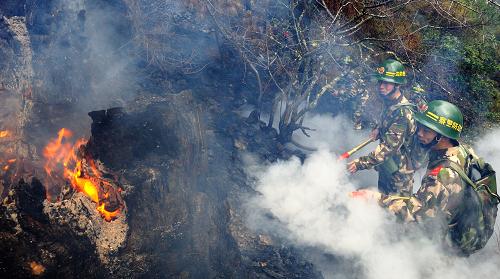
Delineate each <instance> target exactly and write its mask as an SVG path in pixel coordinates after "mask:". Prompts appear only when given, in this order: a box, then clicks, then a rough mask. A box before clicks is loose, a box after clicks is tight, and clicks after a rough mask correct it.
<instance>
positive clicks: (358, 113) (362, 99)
mask: <svg viewBox="0 0 500 279" xmlns="http://www.w3.org/2000/svg"><path fill="white" fill-rule="evenodd" d="M369 99H370V95H369V93H368V90H366V89H364V90H362V91H361V93H360V94H359V97H358V99H357V100H356V103H355V108H354V113H353V115H352V120H353V122H354V129H355V130H361V129H362V128H363V111H364V110H365V108H366V106H367V103H368V100H369Z"/></svg>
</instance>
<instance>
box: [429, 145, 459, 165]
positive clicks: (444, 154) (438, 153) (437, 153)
mask: <svg viewBox="0 0 500 279" xmlns="http://www.w3.org/2000/svg"><path fill="white" fill-rule="evenodd" d="M461 155H462V152H461V146H460V145H457V146H453V147H450V148H446V149H440V150H431V151H430V152H429V161H430V162H434V161H437V160H443V159H445V160H451V161H456V160H455V159H454V158H458V157H460V156H461Z"/></svg>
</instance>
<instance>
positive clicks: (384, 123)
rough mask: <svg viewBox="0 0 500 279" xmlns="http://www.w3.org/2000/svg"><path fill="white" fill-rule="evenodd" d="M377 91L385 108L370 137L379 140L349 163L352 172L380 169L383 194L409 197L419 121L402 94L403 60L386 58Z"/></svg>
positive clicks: (403, 79) (380, 67)
mask: <svg viewBox="0 0 500 279" xmlns="http://www.w3.org/2000/svg"><path fill="white" fill-rule="evenodd" d="M375 76H376V79H377V80H378V94H379V95H380V96H381V97H382V100H383V103H384V109H383V112H382V115H381V119H380V121H379V125H378V127H377V128H376V129H374V130H373V131H372V134H371V137H372V138H374V139H379V140H380V143H379V144H378V146H377V147H376V148H375V150H374V151H372V152H371V153H370V154H368V155H367V156H362V157H360V158H358V159H356V160H354V161H351V162H349V163H348V164H347V169H348V170H349V172H351V173H355V172H357V171H359V170H365V169H371V168H375V170H377V171H378V173H379V177H378V188H379V190H380V192H382V193H384V194H389V193H397V194H399V195H406V196H409V195H410V194H411V193H412V185H413V174H414V172H415V171H414V168H413V166H412V164H411V159H410V149H411V145H412V144H413V139H414V137H413V136H414V134H415V131H416V124H415V119H414V113H413V108H412V107H411V106H412V105H411V104H410V102H409V101H408V100H407V99H406V98H405V97H404V96H403V94H402V92H401V89H400V86H401V85H404V84H406V72H405V69H404V66H403V64H401V62H399V61H396V60H393V59H387V60H386V61H384V62H383V63H382V64H381V65H380V66H379V67H378V68H377V71H376V73H375Z"/></svg>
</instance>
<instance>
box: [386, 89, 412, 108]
mask: <svg viewBox="0 0 500 279" xmlns="http://www.w3.org/2000/svg"><path fill="white" fill-rule="evenodd" d="M383 100H384V103H385V104H386V105H387V107H390V106H393V105H397V104H406V103H409V102H408V100H407V99H406V98H405V96H404V95H403V92H401V95H400V96H399V97H398V98H397V99H396V100H388V99H383Z"/></svg>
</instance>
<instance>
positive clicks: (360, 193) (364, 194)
mask: <svg viewBox="0 0 500 279" xmlns="http://www.w3.org/2000/svg"><path fill="white" fill-rule="evenodd" d="M349 197H351V198H353V199H361V200H376V201H379V200H380V199H381V198H382V194H381V193H379V192H377V191H373V190H368V189H361V190H357V191H353V192H350V193H349Z"/></svg>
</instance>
